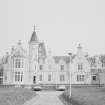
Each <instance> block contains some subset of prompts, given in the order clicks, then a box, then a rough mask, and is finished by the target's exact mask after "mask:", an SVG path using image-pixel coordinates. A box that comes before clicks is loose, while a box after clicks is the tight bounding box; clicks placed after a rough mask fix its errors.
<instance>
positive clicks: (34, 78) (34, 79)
mask: <svg viewBox="0 0 105 105" xmlns="http://www.w3.org/2000/svg"><path fill="white" fill-rule="evenodd" d="M35 83H36V76H33V84H35Z"/></svg>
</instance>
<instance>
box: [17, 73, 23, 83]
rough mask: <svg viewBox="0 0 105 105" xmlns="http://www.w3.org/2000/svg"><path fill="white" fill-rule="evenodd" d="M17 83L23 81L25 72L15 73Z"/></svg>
mask: <svg viewBox="0 0 105 105" xmlns="http://www.w3.org/2000/svg"><path fill="white" fill-rule="evenodd" d="M15 81H17V82H22V81H23V72H15Z"/></svg>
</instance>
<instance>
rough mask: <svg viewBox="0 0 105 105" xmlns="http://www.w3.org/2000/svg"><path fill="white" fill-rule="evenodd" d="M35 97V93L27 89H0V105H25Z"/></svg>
mask: <svg viewBox="0 0 105 105" xmlns="http://www.w3.org/2000/svg"><path fill="white" fill-rule="evenodd" d="M35 95H36V94H35V92H34V91H31V90H29V89H25V88H13V87H12V88H3V87H0V105H23V104H24V103H25V102H26V101H27V100H29V99H31V98H32V97H34V96H35Z"/></svg>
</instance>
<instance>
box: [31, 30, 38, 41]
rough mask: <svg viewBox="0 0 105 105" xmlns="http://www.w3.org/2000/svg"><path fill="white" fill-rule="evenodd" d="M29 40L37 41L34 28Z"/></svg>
mask: <svg viewBox="0 0 105 105" xmlns="http://www.w3.org/2000/svg"><path fill="white" fill-rule="evenodd" d="M30 42H38V38H37V35H36V32H35V30H34V31H33V33H32V36H31V39H30Z"/></svg>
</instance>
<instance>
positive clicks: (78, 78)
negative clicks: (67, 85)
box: [77, 75, 85, 81]
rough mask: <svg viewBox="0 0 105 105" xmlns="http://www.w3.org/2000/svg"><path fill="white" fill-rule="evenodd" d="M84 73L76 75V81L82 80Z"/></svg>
mask: <svg viewBox="0 0 105 105" xmlns="http://www.w3.org/2000/svg"><path fill="white" fill-rule="evenodd" d="M84 77H85V76H84V75H77V81H84Z"/></svg>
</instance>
